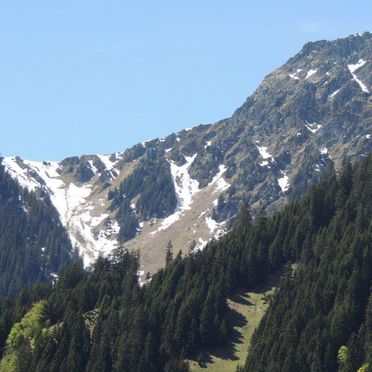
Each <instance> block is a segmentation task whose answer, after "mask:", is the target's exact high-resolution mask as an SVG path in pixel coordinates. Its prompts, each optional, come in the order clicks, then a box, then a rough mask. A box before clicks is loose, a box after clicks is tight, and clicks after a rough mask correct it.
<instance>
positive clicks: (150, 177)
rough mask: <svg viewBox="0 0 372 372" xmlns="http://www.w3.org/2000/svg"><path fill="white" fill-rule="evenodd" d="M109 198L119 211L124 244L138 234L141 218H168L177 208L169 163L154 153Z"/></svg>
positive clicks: (113, 206)
mask: <svg viewBox="0 0 372 372" xmlns="http://www.w3.org/2000/svg"><path fill="white" fill-rule="evenodd" d="M108 196H109V199H110V200H112V202H111V210H115V209H117V208H118V213H117V219H118V222H119V225H120V233H119V239H120V241H122V242H124V241H126V240H129V239H132V238H133V237H134V236H135V235H136V232H137V228H138V218H141V219H143V220H148V219H150V218H152V217H155V218H164V217H167V216H169V215H170V214H171V213H173V212H174V210H175V208H176V206H177V197H176V192H175V189H174V185H173V179H172V175H171V172H170V167H169V163H168V162H167V161H166V160H165V159H164V158H157V157H155V156H154V155H153V154H152V152H151V151H150V150H149V153H148V154H147V156H145V158H144V159H143V160H142V161H141V162H140V164H139V165H138V167H137V168H136V169H135V170H134V172H133V173H132V174H131V175H130V176H128V177H127V178H126V179H125V180H124V181H123V182H122V183H121V184H120V186H119V188H118V189H115V190H111V191H110V192H109V195H108ZM134 198H136V200H137V202H136V213H134V211H133V209H132V208H131V202H132V200H133V199H134Z"/></svg>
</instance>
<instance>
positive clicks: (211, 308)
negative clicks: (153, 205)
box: [0, 155, 372, 372]
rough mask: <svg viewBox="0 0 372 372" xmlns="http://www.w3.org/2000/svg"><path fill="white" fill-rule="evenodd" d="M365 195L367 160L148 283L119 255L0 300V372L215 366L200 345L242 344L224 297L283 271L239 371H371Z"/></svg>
mask: <svg viewBox="0 0 372 372" xmlns="http://www.w3.org/2000/svg"><path fill="white" fill-rule="evenodd" d="M371 192H372V155H369V156H368V157H367V158H366V159H365V160H364V161H362V162H360V163H358V164H357V165H356V166H354V167H352V166H351V164H350V163H346V164H345V166H344V169H343V171H342V172H340V175H339V176H338V177H337V176H336V174H335V173H334V172H330V173H329V174H328V176H327V177H326V178H325V179H324V180H323V181H322V182H321V183H319V184H316V185H314V186H312V187H311V189H310V191H309V192H308V193H307V194H306V195H305V196H304V197H303V198H302V199H300V200H299V201H293V202H290V203H289V204H288V205H287V206H286V207H284V208H283V209H282V210H280V211H279V212H276V213H274V215H273V216H271V217H267V216H266V215H265V214H264V213H263V212H261V213H260V214H259V216H258V217H257V218H256V220H255V221H254V222H253V223H252V221H251V219H250V218H247V216H248V215H249V213H248V211H245V213H240V214H239V219H238V223H237V226H236V227H235V228H234V229H233V230H232V231H231V232H229V233H227V234H226V235H225V236H224V237H222V238H221V239H220V240H219V241H217V242H211V243H209V244H208V245H207V247H206V248H205V249H204V250H203V251H199V252H195V253H193V254H189V255H188V256H187V257H184V258H182V257H181V255H180V254H179V255H177V256H176V257H174V259H173V260H172V259H171V258H170V259H169V260H168V262H167V265H166V266H165V268H163V269H160V270H159V271H158V272H157V273H156V274H155V275H154V276H153V277H152V280H151V281H150V282H149V283H147V284H145V285H144V286H140V285H139V283H138V280H137V271H138V257H136V256H135V255H134V254H130V253H129V252H128V251H127V250H125V248H122V249H118V250H117V251H116V252H115V254H114V255H113V257H111V258H107V257H100V258H98V260H97V261H96V262H95V263H94V265H93V267H91V268H90V269H89V270H83V269H82V267H81V266H79V265H76V264H75V265H72V266H70V267H68V268H66V269H64V270H62V272H61V274H60V278H59V280H58V282H57V283H56V284H55V285H54V286H48V285H44V286H38V287H36V288H34V289H33V290H27V291H24V292H23V293H22V294H21V295H20V296H19V297H17V298H13V299H10V300H8V301H3V302H0V357H1V361H0V371H6V372H13V371H21V372H22V371H30V370H31V371H35V372H39V371H40V372H41V371H42V372H45V371H51V372H52V371H53V372H54V371H55V372H57V371H71V372H75V371H76V372H78V371H89V372H96V371H97V372H98V371H99V372H106V371H107V372H108V371H141V372H157V371H166V372H186V371H188V370H189V368H188V365H187V363H186V362H185V360H187V359H196V360H199V362H200V364H202V363H210V362H209V360H208V358H206V360H203V354H205V352H206V350H209V349H210V348H212V347H216V346H219V345H220V346H221V345H226V343H227V342H228V341H229V340H231V339H234V340H235V342H240V338H239V337H238V335H236V333H235V332H234V329H233V327H232V319H234V317H231V315H232V314H231V312H232V311H231V309H229V306H228V301H227V298H228V296H232V295H234V294H237V292H238V290H239V289H241V288H245V289H248V290H251V291H254V290H256V289H257V288H258V287H259V286H260V285H261V284H263V283H264V282H265V280H266V279H267V278H268V276H269V274H274V273H279V274H280V273H283V272H284V274H283V275H282V280H281V283H280V284H279V287H278V289H277V290H276V292H275V293H274V295H273V297H272V298H271V299H270V300H269V304H270V305H269V310H268V312H267V314H266V316H265V317H264V319H263V322H262V324H261V325H260V327H259V328H258V331H257V332H256V333H255V335H254V337H253V339H252V348H251V350H250V352H249V357H248V360H247V364H246V366H245V368H244V370H246V371H252V372H261V371H265V372H266V371H289V372H291V371H327V372H336V371H356V370H357V369H358V368H360V367H361V368H362V369H360V371H369V370H370V367H369V366H371V364H370V363H371V361H372V359H371V358H372V352H371V351H372V327H371V320H372V318H371V298H372V297H371V288H372V287H371V284H372V255H371V252H372V251H371V232H372V228H371V227H372V225H371V216H372V199H371V197H370V196H371ZM242 217H244V218H242ZM246 302H247V301H246ZM235 318H236V314H235ZM248 321H249V320H248ZM248 346H249V345H246V347H247V348H248ZM223 355H224V357H225V358H227V355H226V354H223ZM232 358H235V359H236V356H235V355H233V356H232ZM338 360H339V362H338ZM368 363H369V364H368ZM362 366H363V367H362ZM212 367H213V366H212ZM339 367H340V368H339ZM215 370H224V369H218V368H217V369H215ZM239 370H241V369H239Z"/></svg>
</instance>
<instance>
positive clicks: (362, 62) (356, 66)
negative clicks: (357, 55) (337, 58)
mask: <svg viewBox="0 0 372 372" xmlns="http://www.w3.org/2000/svg"><path fill="white" fill-rule="evenodd" d="M366 63H367V61H365V60H364V59H360V60H359V61H358V63H356V64H354V65H348V66H347V67H348V69H349V71H350V73H351V75H352V76H353V79H354V80H355V81H356V82H357V83H358V84H359V86H360V88H361V89H362V91H363V92H364V93H369V90H368V88H367V87H366V86H365V84H364V83H363V82H362V81H361V80H359V79H358V77H357V76H356V74H355V71H356V70H358V69H360V68H361V67H363V66H364V65H365V64H366Z"/></svg>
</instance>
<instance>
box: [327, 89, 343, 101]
mask: <svg viewBox="0 0 372 372" xmlns="http://www.w3.org/2000/svg"><path fill="white" fill-rule="evenodd" d="M340 90H341V89H337V90H335V91H334V92H333V93H332V94H330V95H329V96H328V99H329V100H330V99H332V98H333V97H334V96H335V95H336V94H337V93H338V92H339V91H340Z"/></svg>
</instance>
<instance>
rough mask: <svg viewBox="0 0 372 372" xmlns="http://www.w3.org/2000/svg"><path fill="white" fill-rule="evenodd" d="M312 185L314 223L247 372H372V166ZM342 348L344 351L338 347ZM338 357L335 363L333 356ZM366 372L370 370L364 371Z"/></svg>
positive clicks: (255, 346)
mask: <svg viewBox="0 0 372 372" xmlns="http://www.w3.org/2000/svg"><path fill="white" fill-rule="evenodd" d="M324 186H325V185H323V187H322V186H318V187H315V188H314V189H313V191H312V198H313V203H312V204H311V206H312V207H314V208H316V209H318V212H317V213H316V214H315V215H314V216H313V217H314V222H318V223H320V224H322V223H323V219H324V218H329V217H327V216H330V217H331V219H330V222H329V223H328V224H327V226H324V227H322V228H320V230H319V232H318V234H316V235H314V236H313V237H309V238H306V240H305V245H304V246H303V249H302V253H301V260H300V262H299V264H298V266H297V267H296V270H294V271H292V270H288V271H287V274H286V276H285V277H284V278H283V280H282V282H281V284H280V286H279V289H278V291H277V293H276V295H275V298H274V300H273V303H272V304H271V306H270V308H269V311H268V312H267V313H266V315H265V317H264V318H263V321H262V322H261V325H260V327H259V329H258V330H257V332H256V334H255V336H254V339H253V346H252V350H251V352H250V356H249V357H248V360H247V363H246V366H245V368H244V371H265V372H266V371H283V372H284V371H285V372H291V371H293V372H295V371H314V372H315V371H317V372H318V371H327V372H328V371H329V372H330V371H337V370H339V371H348V372H349V371H350V372H352V371H357V370H358V368H360V367H361V366H362V365H364V364H365V363H369V366H370V368H369V370H372V296H371V284H372V221H371V216H372V161H371V157H369V158H368V159H367V160H366V161H364V162H363V163H361V164H359V165H358V166H357V167H356V168H355V169H354V170H352V169H351V168H350V166H347V167H346V169H345V171H344V173H343V175H342V176H341V177H340V179H339V180H338V181H333V182H331V184H329V186H328V187H324ZM342 346H343V347H342ZM338 354H339V358H338V357H337V356H338ZM364 368H366V369H365V370H367V367H366V366H365V367H364Z"/></svg>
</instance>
